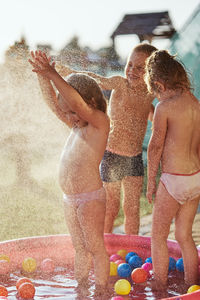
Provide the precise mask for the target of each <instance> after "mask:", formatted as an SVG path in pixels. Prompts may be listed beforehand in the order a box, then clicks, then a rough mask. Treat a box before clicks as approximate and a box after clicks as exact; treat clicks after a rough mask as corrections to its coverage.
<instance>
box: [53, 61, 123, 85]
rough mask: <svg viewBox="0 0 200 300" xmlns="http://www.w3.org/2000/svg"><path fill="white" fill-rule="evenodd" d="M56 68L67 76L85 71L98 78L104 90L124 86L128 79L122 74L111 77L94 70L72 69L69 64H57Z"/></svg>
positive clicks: (84, 72)
mask: <svg viewBox="0 0 200 300" xmlns="http://www.w3.org/2000/svg"><path fill="white" fill-rule="evenodd" d="M56 70H57V72H58V73H59V74H60V75H61V76H67V75H69V74H71V73H83V74H87V75H89V76H91V77H92V78H94V79H95V80H96V82H97V83H98V84H99V86H100V87H101V88H102V89H104V90H114V89H116V88H119V87H122V85H124V84H126V79H125V78H124V77H122V76H110V77H104V76H101V75H98V74H96V73H93V72H88V71H76V70H73V69H70V68H69V67H67V66H61V65H57V64H56Z"/></svg>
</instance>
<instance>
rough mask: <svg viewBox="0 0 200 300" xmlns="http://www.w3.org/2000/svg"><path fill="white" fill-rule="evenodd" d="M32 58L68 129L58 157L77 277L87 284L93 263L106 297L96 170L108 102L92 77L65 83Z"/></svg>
mask: <svg viewBox="0 0 200 300" xmlns="http://www.w3.org/2000/svg"><path fill="white" fill-rule="evenodd" d="M31 54H32V60H29V62H30V63H31V64H32V66H33V68H34V69H33V72H36V73H37V75H38V79H39V83H40V87H41V90H42V93H43V96H44V99H45V101H46V102H47V104H48V106H49V107H50V108H51V109H52V110H53V112H54V113H55V114H56V115H57V116H58V117H59V118H60V119H61V120H62V121H63V122H65V123H66V124H67V125H68V126H69V127H70V128H71V132H70V135H69V137H68V139H67V141H66V144H65V147H64V150H63V152H62V155H61V162H60V171H59V182H60V186H61V188H62V190H63V192H64V206H65V216H66V222H67V226H68V229H69V232H70V235H71V238H72V243H73V246H74V248H75V263H74V266H75V277H76V279H77V281H78V284H79V286H83V285H85V284H86V283H87V281H88V274H89V271H90V269H91V263H92V258H93V261H94V273H95V283H96V289H97V291H103V292H104V291H105V289H106V286H107V282H108V277H109V266H110V265H109V258H108V255H107V252H106V249H105V245H104V220H105V211H106V194H105V190H104V188H103V184H102V181H101V178H100V174H99V165H100V162H101V160H102V157H103V154H104V151H105V148H106V143H107V138H108V133H109V129H110V126H109V118H108V116H107V114H106V101H105V98H104V96H103V94H102V92H101V89H100V88H99V86H98V84H97V83H96V81H95V80H94V79H93V78H91V77H89V76H87V75H84V74H78V73H77V74H71V75H70V76H68V77H67V79H66V81H65V80H64V79H63V78H62V77H61V76H60V75H59V74H58V73H57V72H56V70H55V68H54V63H52V64H51V63H50V58H48V57H47V56H46V55H45V53H43V52H41V51H39V52H37V51H36V52H35V53H33V52H32V53H31ZM51 81H52V82H53V83H54V86H55V87H56V88H57V90H58V91H59V96H58V97H57V96H56V91H55V89H54V87H53V85H52V83H51Z"/></svg>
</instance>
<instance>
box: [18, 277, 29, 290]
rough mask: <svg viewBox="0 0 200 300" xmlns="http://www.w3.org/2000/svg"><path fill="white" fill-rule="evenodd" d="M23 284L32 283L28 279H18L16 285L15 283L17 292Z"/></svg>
mask: <svg viewBox="0 0 200 300" xmlns="http://www.w3.org/2000/svg"><path fill="white" fill-rule="evenodd" d="M24 282H29V283H32V281H31V280H30V279H29V278H27V277H22V278H19V279H18V280H17V283H16V288H17V290H18V289H19V287H20V285H21V284H22V283H24Z"/></svg>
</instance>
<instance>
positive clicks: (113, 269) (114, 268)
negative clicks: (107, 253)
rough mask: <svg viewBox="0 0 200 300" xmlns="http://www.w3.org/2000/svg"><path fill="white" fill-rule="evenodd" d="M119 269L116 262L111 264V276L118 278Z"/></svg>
mask: <svg viewBox="0 0 200 300" xmlns="http://www.w3.org/2000/svg"><path fill="white" fill-rule="evenodd" d="M117 267H118V265H117V264H116V263H115V262H113V261H111V262H110V276H117Z"/></svg>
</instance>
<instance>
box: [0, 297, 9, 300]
mask: <svg viewBox="0 0 200 300" xmlns="http://www.w3.org/2000/svg"><path fill="white" fill-rule="evenodd" d="M0 299H2V300H3V299H4V300H8V298H7V297H5V296H0Z"/></svg>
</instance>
